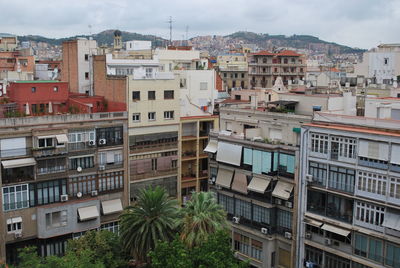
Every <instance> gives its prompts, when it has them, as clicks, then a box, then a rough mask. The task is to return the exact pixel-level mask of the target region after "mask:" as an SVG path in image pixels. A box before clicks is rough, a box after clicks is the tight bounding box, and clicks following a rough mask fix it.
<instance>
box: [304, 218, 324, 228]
mask: <svg viewBox="0 0 400 268" xmlns="http://www.w3.org/2000/svg"><path fill="white" fill-rule="evenodd" d="M305 222H306V224H308V225H312V226H315V227H318V228H319V227H321V225H322V222H320V221H315V220H311V219H306V220H305Z"/></svg>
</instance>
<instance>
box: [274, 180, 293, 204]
mask: <svg viewBox="0 0 400 268" xmlns="http://www.w3.org/2000/svg"><path fill="white" fill-rule="evenodd" d="M293 187H294V186H293V184H291V183H287V182H284V181H278V183H277V184H276V186H275V188H274V191H273V192H272V196H275V197H278V198H280V199H283V200H288V199H289V197H290V194H291V193H292V191H293Z"/></svg>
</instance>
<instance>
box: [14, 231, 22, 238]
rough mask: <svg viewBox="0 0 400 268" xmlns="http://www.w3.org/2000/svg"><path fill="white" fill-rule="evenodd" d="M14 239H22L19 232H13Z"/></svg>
mask: <svg viewBox="0 0 400 268" xmlns="http://www.w3.org/2000/svg"><path fill="white" fill-rule="evenodd" d="M14 237H15V238H21V237H22V232H21V231H19V232H15V233H14Z"/></svg>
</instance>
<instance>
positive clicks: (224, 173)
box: [215, 168, 233, 189]
mask: <svg viewBox="0 0 400 268" xmlns="http://www.w3.org/2000/svg"><path fill="white" fill-rule="evenodd" d="M232 177H233V170H229V169H223V168H219V169H218V174H217V180H216V181H215V184H217V185H220V186H222V187H225V188H228V189H229V188H231V182H232Z"/></svg>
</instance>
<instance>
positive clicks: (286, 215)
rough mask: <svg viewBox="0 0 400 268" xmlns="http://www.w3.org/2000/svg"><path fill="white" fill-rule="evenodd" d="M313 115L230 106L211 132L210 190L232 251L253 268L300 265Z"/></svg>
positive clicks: (209, 151) (223, 112)
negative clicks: (224, 218) (301, 167)
mask: <svg viewBox="0 0 400 268" xmlns="http://www.w3.org/2000/svg"><path fill="white" fill-rule="evenodd" d="M310 120H311V117H309V116H304V115H299V114H288V113H287V114H285V113H275V112H266V111H262V110H253V109H248V108H246V107H241V108H240V107H227V108H225V107H224V108H221V110H220V131H219V132H211V133H210V141H209V143H208V145H207V147H206V148H205V150H204V151H205V152H207V153H208V154H209V187H210V190H211V191H214V192H215V195H216V198H217V200H218V203H219V204H221V205H222V207H223V208H224V209H225V211H226V212H227V214H228V219H229V221H230V222H231V230H232V248H233V249H234V250H235V251H236V252H237V256H238V258H240V259H243V260H249V261H250V264H251V265H252V266H253V267H268V268H270V267H286V268H289V267H296V266H295V264H294V260H295V259H296V246H297V209H296V208H297V202H298V201H297V177H298V175H297V174H298V163H299V156H300V155H299V153H300V151H299V142H300V125H301V124H302V123H306V122H310Z"/></svg>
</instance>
